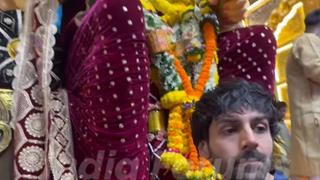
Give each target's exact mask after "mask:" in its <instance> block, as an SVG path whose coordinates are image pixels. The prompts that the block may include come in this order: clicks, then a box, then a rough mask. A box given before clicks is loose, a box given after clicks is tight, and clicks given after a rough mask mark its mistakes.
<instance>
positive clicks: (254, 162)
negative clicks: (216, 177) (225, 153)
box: [214, 150, 271, 180]
mask: <svg viewBox="0 0 320 180" xmlns="http://www.w3.org/2000/svg"><path fill="white" fill-rule="evenodd" d="M249 162H251V163H249ZM214 166H215V168H216V169H217V171H218V172H219V173H221V174H222V175H223V176H224V179H226V180H228V179H231V180H264V179H265V178H266V176H267V174H268V172H269V171H270V169H271V158H270V157H267V156H266V155H264V154H262V153H260V152H258V151H257V150H249V151H245V152H244V153H242V154H240V155H239V156H237V157H235V158H232V159H229V160H228V161H222V160H221V159H215V160H214Z"/></svg>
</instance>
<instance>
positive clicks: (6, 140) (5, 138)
mask: <svg viewBox="0 0 320 180" xmlns="http://www.w3.org/2000/svg"><path fill="white" fill-rule="evenodd" d="M11 140H12V130H11V128H10V126H9V125H7V124H6V123H4V122H2V121H0V153H1V152H3V151H4V150H6V149H7V148H8V146H9V145H10V142H11Z"/></svg>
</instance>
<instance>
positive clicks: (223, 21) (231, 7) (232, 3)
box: [209, 0, 250, 32]
mask: <svg viewBox="0 0 320 180" xmlns="http://www.w3.org/2000/svg"><path fill="white" fill-rule="evenodd" d="M209 3H210V5H211V7H212V9H213V11H215V12H216V13H217V16H218V19H219V22H220V28H221V32H223V31H228V30H230V29H232V27H234V26H236V25H237V24H241V21H242V20H243V19H244V18H245V12H246V9H247V7H248V6H249V5H250V3H249V1H248V0H209Z"/></svg>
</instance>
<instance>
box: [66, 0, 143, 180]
mask: <svg viewBox="0 0 320 180" xmlns="http://www.w3.org/2000/svg"><path fill="white" fill-rule="evenodd" d="M69 27H72V26H70V24H69ZM73 27H74V26H73ZM67 31H69V32H68V35H70V34H73V32H71V33H70V30H66V32H67ZM64 36H66V35H64ZM67 38H68V39H70V40H72V41H71V42H70V43H68V42H66V43H67V44H69V46H68V59H67V62H66V67H65V68H66V69H65V72H66V87H67V90H68V96H69V104H70V105H69V108H70V118H71V122H72V125H73V135H74V149H75V156H76V160H77V170H78V175H79V178H80V179H141V180H143V179H148V178H149V177H148V171H149V169H148V167H149V162H148V161H149V160H148V154H147V147H146V144H147V139H146V133H147V129H146V127H147V125H146V124H147V109H148V93H149V60H148V51H147V47H146V44H145V34H144V19H143V11H142V7H141V6H140V4H139V1H138V0H130V1H124V0H97V1H96V3H95V4H94V5H93V6H92V7H91V8H90V10H89V11H88V12H87V13H86V15H85V16H84V17H83V19H82V21H81V24H80V26H79V27H78V28H77V29H76V31H75V32H74V36H73V37H72V38H70V37H67Z"/></svg>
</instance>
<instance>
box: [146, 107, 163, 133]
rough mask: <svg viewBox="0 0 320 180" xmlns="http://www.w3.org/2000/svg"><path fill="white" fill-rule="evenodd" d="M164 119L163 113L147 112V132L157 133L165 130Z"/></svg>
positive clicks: (156, 111)
mask: <svg viewBox="0 0 320 180" xmlns="http://www.w3.org/2000/svg"><path fill="white" fill-rule="evenodd" d="M164 120H165V117H164V112H163V111H159V110H154V111H150V112H149V121H148V128H149V132H151V133H156V132H159V131H161V130H162V131H164V130H165V123H164Z"/></svg>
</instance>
